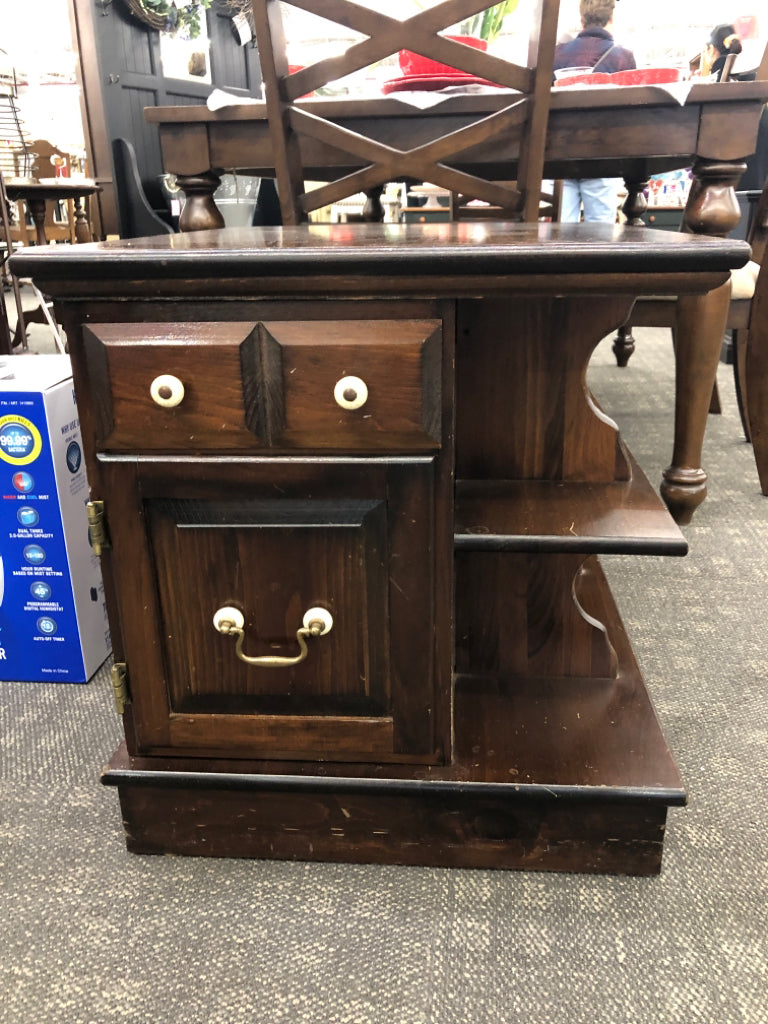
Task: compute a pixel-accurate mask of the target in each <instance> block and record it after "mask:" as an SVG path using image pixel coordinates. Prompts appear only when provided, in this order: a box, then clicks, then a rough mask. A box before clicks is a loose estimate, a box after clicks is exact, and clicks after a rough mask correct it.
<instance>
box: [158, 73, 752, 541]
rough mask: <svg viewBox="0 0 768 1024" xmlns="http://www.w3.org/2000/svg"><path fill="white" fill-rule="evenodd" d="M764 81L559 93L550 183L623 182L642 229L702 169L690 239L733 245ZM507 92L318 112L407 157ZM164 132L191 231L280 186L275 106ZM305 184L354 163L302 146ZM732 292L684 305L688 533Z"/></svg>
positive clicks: (509, 167)
mask: <svg viewBox="0 0 768 1024" xmlns="http://www.w3.org/2000/svg"><path fill="white" fill-rule="evenodd" d="M766 100H768V83H766V82H728V83H723V84H719V83H712V84H706V85H695V86H693V87H692V88H691V91H690V93H689V95H688V97H687V99H686V102H685V104H683V105H681V104H679V103H678V102H677V101H676V100H675V99H674V98H673V97H672V96H670V95H669V94H668V93H667V92H665V91H664V90H663V89H660V88H653V87H643V86H637V87H622V88H615V89H606V88H600V89H591V90H589V89H588V90H581V89H579V90H577V89H562V88H561V89H554V90H553V94H552V108H551V111H550V117H549V126H548V133H547V150H546V156H545V166H544V174H545V176H549V177H553V178H564V177H595V176H605V175H615V176H620V177H623V178H624V179H625V181H626V184H627V188H628V197H627V201H626V203H625V207H624V209H625V212H626V214H627V217H628V220H629V222H630V223H631V224H633V225H640V224H642V220H641V217H642V214H643V213H644V211H645V209H646V201H645V198H644V194H643V189H644V188H645V186H646V184H647V182H648V178H649V175H651V174H652V173H654V172H661V171H665V170H672V169H674V168H680V167H687V166H693V170H694V181H693V185H692V188H691V191H690V198H689V200H688V205H687V207H686V210H685V225H686V229H687V230H689V231H692V232H694V233H701V234H713V235H720V236H725V235H727V234H728V232H729V231H730V230H731V229H732V228H733V227H734V226H735V225H736V224H737V223H738V220H739V216H740V212H739V207H738V203H737V201H736V197H735V193H734V189H735V186H736V184H737V183H738V180H739V178H740V177H741V175H742V173H743V171H744V164H743V160H744V158H745V157H747V156H748V155H750V154H751V153H752V152H753V151H754V148H755V142H756V138H757V130H758V124H759V120H760V113H761V110H762V107H763V104H764V103H765V102H766ZM509 101H510V94H509V93H506V94H505V93H503V92H498V93H496V92H494V93H489V94H484V95H480V96H477V95H475V96H457V97H453V98H451V99H448V100H445V101H444V102H442V103H440V104H439V105H437V106H433V107H429V108H428V109H426V110H419V109H417V108H414V107H412V106H409V105H407V104H404V103H402V102H400V101H398V100H396V99H392V98H382V99H376V100H354V101H339V100H313V101H307V102H306V103H305V104H299V106H305V107H306V109H307V110H310V111H315V112H317V113H318V114H322V115H323V116H324V117H328V118H330V119H332V120H333V121H335V122H337V123H339V124H340V125H342V126H345V127H348V128H350V129H352V130H355V131H359V132H361V133H362V134H366V135H369V136H371V137H373V138H375V139H377V140H380V141H382V142H386V143H387V144H389V145H394V146H399V147H401V148H403V149H408V148H411V147H414V146H417V145H421V144H423V143H425V142H427V141H428V140H430V139H431V138H434V137H436V136H439V135H442V134H444V133H445V132H447V131H449V130H454V129H458V128H460V127H462V126H463V125H466V124H469V123H471V122H472V121H474V120H477V119H478V118H479V117H483V116H486V115H488V114H491V113H493V112H495V111H498V110H500V109H503V107H504V106H505V105H507V104H508V103H509ZM145 116H146V118H147V120H148V121H149V122H150V123H152V124H156V125H157V126H158V128H159V131H160V143H161V147H162V152H163V162H164V165H165V169H166V171H168V172H171V173H174V174H176V175H178V176H179V178H180V182H179V183H180V185H181V187H182V188H183V189H184V190H185V192H186V195H187V203H186V206H185V210H184V211H183V213H182V218H181V222H180V223H181V227H182V230H184V228H185V225H189V226H194V227H195V228H205V227H220V226H222V225H223V220H222V219H221V217H220V214H219V213H218V211H217V210H216V208H215V205H214V203H213V198H212V196H213V192H214V191H215V189H216V187H217V186H218V183H219V177H218V176H219V174H220V173H221V172H222V171H223V170H225V169H235V168H239V169H242V170H243V171H246V170H247V171H249V172H252V173H255V174H260V175H267V176H269V175H271V174H272V173H273V168H272V166H271V157H270V151H271V150H270V142H269V130H268V124H267V121H266V107H265V106H264V105H255V106H253V105H250V106H237V107H231V108H226V109H224V110H221V111H218V112H216V113H211V112H210V111H209V110H207V108H205V107H192V106H186V107H156V108H147V109H146V110H145ZM301 149H302V163H303V166H304V168H305V174H306V177H307V179H308V180H318V181H322V180H324V179H326V178H328V177H338V176H340V174H341V173H343V172H346V171H351V170H354V169H356V168H357V167H358V166H359V164H355V163H353V162H350V157H349V155H348V154H346V153H343V152H341V151H339V150H337V149H334V148H331V147H329V146H327V145H324V144H323V143H321V142H317V141H315V140H312V139H306V138H302V139H301ZM517 156H518V152H517V149H516V143H515V142H514V140H511V139H510V136H509V134H507V135H505V136H502V137H501V138H500V139H498V140H496V141H495V142H493V143H489V144H486V145H484V146H481V147H476V148H475V149H472V150H469V151H467V152H466V153H465V154H463V156H462V162H461V163H459V164H457V166H459V167H460V168H465V169H466V170H469V171H472V172H475V173H483V174H486V175H487V176H489V177H491V178H497V179H501V180H508V179H514V177H515V175H516V160H517ZM728 301H729V288H728V287H723V288H721V289H719V290H718V291H715V292H713V293H711V294H709V295H707V296H694V297H686V298H685V299H683V300H682V302H681V307H680V316H679V322H678V328H677V348H676V352H675V360H676V371H677V374H676V379H677V385H676V387H677V391H676V404H675V437H674V444H673V451H672V459H671V463H670V465H669V466H668V467H667V468H666V469H665V470H664V474H663V479H662V484H661V488H662V495H663V497H664V500H665V501H666V503H667V505H668V506H669V508H670V511H671V512H672V514H673V515H674V517H675V518H676V519H677V521H678V522H679V523H682V524H685V523H688V522H690V520H691V518H692V516H693V514H694V512H695V510H696V508H697V507H698V506H699V505H700V503H701V502H702V501H703V500H704V498H705V497H706V493H707V474H706V472H705V471H704V470H703V468H702V466H701V455H702V447H703V441H704V432H705V429H706V423H707V415H708V411H709V403H710V397H711V394H712V388H713V386H714V381H715V376H716V372H717V364H718V359H719V353H720V348H721V343H722V337H723V333H724V330H725V321H726V316H727V311H728Z"/></svg>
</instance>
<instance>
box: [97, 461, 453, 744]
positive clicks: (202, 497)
mask: <svg viewBox="0 0 768 1024" xmlns="http://www.w3.org/2000/svg"><path fill="white" fill-rule="evenodd" d="M105 469H106V473H105V477H104V479H105V481H107V486H108V490H109V494H108V495H107V496H106V498H107V519H108V522H109V528H110V531H111V535H112V546H113V551H112V568H113V573H114V578H115V583H116V587H117V594H118V601H119V604H120V614H121V626H122V631H123V642H124V649H125V658H126V663H127V667H128V676H129V686H130V691H131V697H132V709H131V710H132V716H133V726H134V730H135V735H136V743H137V750H138V751H140V752H142V753H150V752H154V753H158V752H163V751H165V752H170V753H174V754H182V753H183V754H211V755H215V756H232V757H246V758H283V759H332V760H366V761H373V762H376V761H392V760H395V761H397V760H403V761H408V760H416V761H420V760H421V761H432V760H435V759H439V758H440V757H441V756H442V751H443V749H444V747H446V746H447V740H446V737H444V736H440V735H438V727H436V725H435V723H436V722H438V721H444V720H447V718H448V716H447V714H446V713H445V711H444V709H438V707H437V705H438V703H440V702H444V701H446V700H447V694H448V689H449V679H450V668H451V657H450V645H449V644H447V643H444V644H442V648H443V649H438V642H437V640H436V637H437V636H447V635H448V632H449V631H448V628H447V626H446V622H447V615H448V610H449V609H448V598H447V595H445V594H441V595H439V596H438V595H436V593H435V591H436V587H435V584H434V580H435V563H436V558H437V557H438V552H437V551H436V548H435V543H434V505H435V503H434V487H435V480H434V475H435V463H434V460H433V459H432V458H430V457H423V458H421V457H415V458H412V459H403V460H400V461H398V462H395V463H391V464H388V463H385V462H382V463H378V462H364V463H361V464H357V465H350V464H348V463H343V462H338V461H335V460H332V459H326V460H317V459H315V460H296V459H294V460H281V459H274V460H265V461H258V462H257V461H251V460H243V461H242V463H241V464H239V465H237V464H236V465H232V464H231V463H228V464H224V463H220V464H215V465H212V464H210V463H209V464H203V463H202V462H195V461H194V460H174V461H165V462H160V461H158V462H154V463H153V462H149V463H138V464H133V465H130V466H129V465H126V464H125V463H122V464H121V463H119V462H108V463H107V465H106V466H105ZM447 557H450V555H448V556H447ZM227 607H229V608H232V607H234V608H235V609H237V610H238V611H239V612H241V614H242V617H243V635H242V645H241V651H242V654H243V655H244V656H245V657H246V658H247V659H249V660H248V661H247V662H246V661H244V660H242V659H241V658H240V657H239V656H238V654H237V650H236V646H237V645H236V640H237V637H236V636H233V635H226V634H223V633H221V632H219V631H217V629H216V628H215V627H214V616H215V614H216V612H217V610H218V609H220V608H227ZM311 608H321V609H324V610H326V611H327V612H329V613H330V615H331V616H332V623H333V624H332V627H331V629H330V631H329V632H328V633H326V634H325V635H322V636H317V637H310V638H309V639H308V640H306V644H307V649H308V650H307V655H306V657H305V658H304V660H302V661H300V662H299V663H286V660H288V661H291V662H293V661H294V659H295V658H296V657H297V655H298V654H299V653H300V645H299V642H298V640H297V636H296V634H297V630H298V629H299V627H300V626H301V624H302V619H303V617H304V615H305V612H307V610H308V609H311ZM264 657H270V658H273V659H278V661H277V664H272V665H265V664H263V663H261V662H260V661H258V660H256V661H254V660H253V659H262V658H264Z"/></svg>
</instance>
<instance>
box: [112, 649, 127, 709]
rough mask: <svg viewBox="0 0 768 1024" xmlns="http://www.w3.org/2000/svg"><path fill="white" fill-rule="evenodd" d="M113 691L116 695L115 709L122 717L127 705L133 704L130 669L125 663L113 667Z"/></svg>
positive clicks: (120, 662) (117, 662)
mask: <svg viewBox="0 0 768 1024" xmlns="http://www.w3.org/2000/svg"><path fill="white" fill-rule="evenodd" d="M112 689H113V691H114V695H115V708H116V709H117V713H118V715H122V714H123V713H124V712H125V708H126V705H128V704H130V703H131V695H130V693H129V691H128V667H127V665H126V664H125V662H123V661H116V662H115V664H114V665H113V666H112Z"/></svg>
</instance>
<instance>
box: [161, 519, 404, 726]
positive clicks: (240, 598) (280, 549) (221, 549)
mask: <svg viewBox="0 0 768 1024" xmlns="http://www.w3.org/2000/svg"><path fill="white" fill-rule="evenodd" d="M149 512H150V524H151V525H150V530H151V535H152V542H153V545H154V546H155V548H156V551H157V554H158V585H159V592H160V603H161V607H162V615H163V625H164V631H165V649H166V659H167V666H168V681H167V685H168V692H169V700H170V706H171V711H172V712H173V713H184V714H187V713H191V714H199V713H218V714H225V713H226V714H233V713H239V714H261V715H357V716H360V715H364V716H385V715H387V714H389V693H388V686H387V683H388V673H387V659H386V650H387V632H388V626H387V615H386V588H387V581H386V575H385V567H386V563H387V540H386V508H385V505H384V503H383V502H382V501H377V500H371V501H343V500H334V499H331V500H306V501H280V500H276V501H245V502H240V503H231V504H228V503H227V502H201V501H197V500H191V501H159V502H152V503H151V504H150V505H149ZM160 556H162V557H160ZM180 565H184V566H187V568H188V569H189V568H190V567H194V569H193V571H194V572H199V574H200V580H201V582H202V583H203V585H201V586H200V587H199V589H197V590H195V591H193V592H188V591H187V590H186V589H181V588H180V587H179V586H178V577H177V575H176V573H175V571H174V569H175V567H177V566H180ZM221 607H234V608H236V609H239V610H240V611H241V612H242V615H243V619H244V623H243V639H242V643H241V653H242V655H243V656H244V657H247V658H248V659H260V661H261V662H263V661H264V659H265V658H273V659H275V663H270V664H268V665H262V664H261V663H259V662H256V661H253V660H251V661H248V662H245V661H244V660H242V658H241V657H239V656H238V654H237V652H236V639H235V637H233V636H232V635H228V634H226V633H220V632H218V631H217V630H216V628H215V627H214V624H213V620H214V614H215V613H216V611H217V609H219V608H221ZM313 608H322V609H325V610H327V611H328V612H330V614H331V616H332V626H331V628H330V629H329V631H328V633H327V634H325V635H322V636H318V637H310V638H308V639H307V641H306V642H307V647H308V653H307V655H306V657H305V659H304V660H303V661H302V662H300V663H299V664H290V662H291V661H292V660H293V659H294V658H295V657H297V656H299V655H300V653H301V652H300V647H299V643H298V641H297V639H296V633H297V630H298V629H299V628H300V627H301V625H302V620H303V617H304V614H305V612H307V611H308V610H309V609H313ZM278 659H279V660H278ZM283 661H284V662H285V663H284V664H283V663H282V662H283Z"/></svg>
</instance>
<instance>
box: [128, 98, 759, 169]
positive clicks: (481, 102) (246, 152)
mask: <svg viewBox="0 0 768 1024" xmlns="http://www.w3.org/2000/svg"><path fill="white" fill-rule="evenodd" d="M683 85H684V83H683ZM678 88H679V87H678ZM681 95H682V93H681V92H678V93H675V92H674V91H672V92H670V91H669V90H667V89H665V88H663V87H661V86H614V87H610V86H599V87H585V88H576V87H572V88H554V89H553V90H552V95H551V108H550V115H549V124H548V128H547V144H546V154H545V173H546V174H547V175H549V176H550V177H556V178H559V177H573V176H577V177H579V176H595V175H596V176H603V175H606V174H611V175H626V174H627V173H637V174H643V173H648V172H650V171H664V170H671V169H674V168H675V167H682V166H688V165H689V164H690V163H691V162H692V160H693V158H694V157H699V158H703V159H710V160H742V159H744V158H745V157H746V156H748V155H749V154H750V153H751V152H752V150H753V149H754V146H753V142H754V139H755V137H756V135H757V125H758V122H759V119H760V113H761V110H762V107H763V104H764V103H765V102H766V101H768V82H766V81H755V82H724V83H705V84H695V85H692V86H691V87H690V91H689V92H688V93H687V95H686V96H685V102H684V103H682V104H681V103H680V100H679V98H678V97H679V96H681ZM518 96H519V94H517V93H514V92H512V91H511V90H506V89H493V90H490V89H489V90H488V91H487V92H485V93H479V94H478V93H475V94H459V95H449V96H448V95H447V96H445V97H444V98H441V101H440V102H439V103H438V104H436V105H434V106H430V107H428V108H426V109H421V108H419V107H416V106H413V105H411V104H408V103H407V102H405V101H404V100H403V99H398V98H396V97H395V96H382V97H373V98H369V99H344V100H341V99H325V98H313V99H308V100H305V101H302V102H299V103H298V104H297V106H298V107H300V108H302V109H303V110H306V111H308V112H309V113H314V114H317V115H319V116H320V117H323V118H327V119H330V120H332V121H334V122H335V123H337V124H340V125H342V126H344V127H347V128H349V129H350V130H352V131H355V132H360V133H361V134H363V135H366V136H367V137H370V138H375V139H376V140H377V141H381V142H383V143H386V144H387V145H392V146H395V147H397V148H403V149H404V150H407V149H409V148H411V147H413V146H415V145H420V144H423V143H424V142H426V141H428V140H429V139H431V138H434V137H436V136H437V135H441V134H445V133H447V132H448V131H451V130H456V129H458V128H460V127H461V126H463V125H467V124H470V123H473V122H475V121H477V120H478V118H480V117H484V116H488V115H491V114H494V113H496V112H498V111H500V110H503V109H504V108H505V107H507V106H509V105H510V104H512V103H514V102H515V101H516V99H517V98H518ZM144 114H145V117H146V119H147V121H148V122H149V123H151V124H157V125H158V126H159V128H160V137H161V145H162V149H163V161H164V165H165V169H166V170H167V171H169V172H171V173H175V174H180V175H189V174H199V173H202V172H205V171H207V170H209V169H214V170H216V169H219V170H221V169H226V168H233V167H237V168H239V169H241V170H243V171H245V170H249V171H252V172H253V173H257V174H262V175H263V176H271V173H272V164H271V161H272V150H271V144H270V140H269V131H268V125H267V112H266V105H265V104H263V103H256V104H247V105H245V104H239V105H236V106H231V107H224V108H222V109H220V110H217V111H215V112H212V111H210V110H208V108H207V107H206V106H180V107H149V108H146V109H145V111H144ZM302 146H303V150H302V152H303V164H304V168H305V173H306V175H307V177H309V178H310V180H318V181H322V180H324V179H325V176H327V174H328V173H330V171H333V170H336V171H337V170H338V169H339V168H341V169H343V170H349V171H351V170H352V169H354V168H355V166H357V165H359V163H360V161H359V160H358V161H355V159H354V158H353V157H350V155H349V153H346V154H345V153H342V152H341V151H340V150H338V149H336V148H335V147H332V146H329V145H327V144H323V143H320V142H317V141H313V140H307V139H303V140H302ZM517 157H518V152H517V138H516V134H515V133H514V132H511V133H509V137H508V139H507V140H506V141H504V142H501V140H495V141H494V142H492V143H489V144H486V145H484V146H476V147H474V149H472V150H469V151H468V152H466V153H465V154H463V155H462V158H461V161H460V164H461V166H462V167H464V166H466V167H467V168H468V169H479V168H484V169H485V170H486V171H487V172H488V173H489V174H490V173H491V172H493V173H496V174H502V175H503V174H506V176H507V177H509V176H510V174H513V172H514V169H515V165H516V164H515V162H516V160H517ZM584 172H588V173H584Z"/></svg>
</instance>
